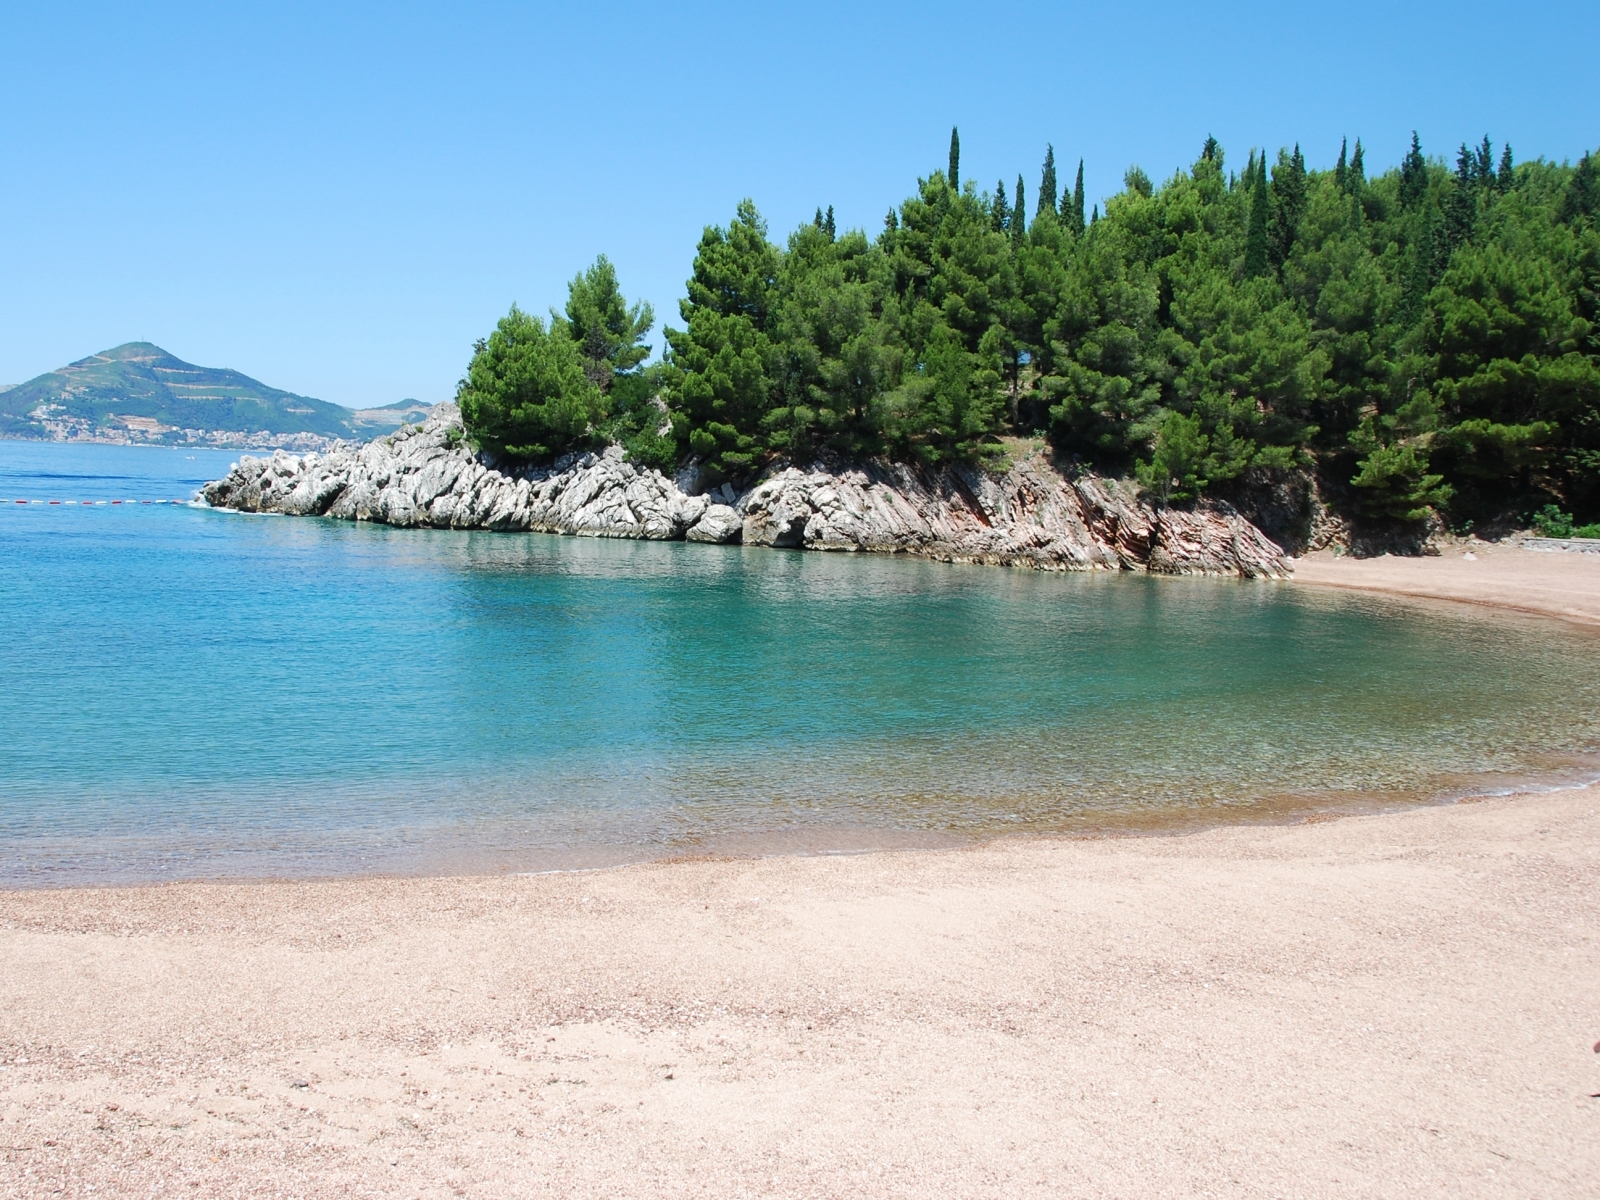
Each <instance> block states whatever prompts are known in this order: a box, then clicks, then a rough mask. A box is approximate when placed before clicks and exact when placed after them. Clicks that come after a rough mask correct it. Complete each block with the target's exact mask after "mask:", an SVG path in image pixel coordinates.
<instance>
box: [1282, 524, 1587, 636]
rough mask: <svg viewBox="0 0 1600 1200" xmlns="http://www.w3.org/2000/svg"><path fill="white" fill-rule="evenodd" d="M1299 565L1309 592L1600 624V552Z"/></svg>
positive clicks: (1476, 546) (1498, 549)
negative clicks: (1354, 593) (1322, 590)
mask: <svg viewBox="0 0 1600 1200" xmlns="http://www.w3.org/2000/svg"><path fill="white" fill-rule="evenodd" d="M1468 554H1470V555H1472V556H1473V557H1471V558H1468V557H1466V556H1467V555H1468ZM1293 566H1294V582H1295V583H1298V584H1304V585H1306V586H1308V587H1328V588H1340V589H1343V590H1346V591H1360V592H1374V593H1379V594H1382V595H1386V596H1394V597H1399V598H1403V599H1407V600H1428V601H1443V602H1449V603H1452V604H1471V605H1476V606H1478V607H1480V608H1486V609H1491V610H1495V611H1499V612H1515V613H1521V614H1524V615H1527V616H1533V617H1548V618H1554V619H1556V620H1560V621H1565V622H1567V623H1569V624H1572V625H1578V626H1583V627H1588V628H1594V627H1600V555H1592V554H1572V553H1562V552H1559V551H1548V550H1527V549H1523V548H1522V547H1520V546H1515V545H1501V544H1497V543H1492V542H1463V543H1460V544H1457V545H1454V546H1452V547H1450V548H1449V549H1448V550H1446V551H1445V552H1444V553H1442V554H1440V555H1438V556H1437V557H1426V558H1420V557H1419V558H1409V557H1408V558H1399V557H1393V556H1390V555H1383V556H1382V557H1379V558H1362V559H1357V558H1349V557H1335V556H1334V555H1333V554H1331V553H1329V552H1328V551H1319V552H1317V553H1315V554H1311V555H1307V556H1305V557H1303V558H1299V559H1295V560H1294V561H1293Z"/></svg>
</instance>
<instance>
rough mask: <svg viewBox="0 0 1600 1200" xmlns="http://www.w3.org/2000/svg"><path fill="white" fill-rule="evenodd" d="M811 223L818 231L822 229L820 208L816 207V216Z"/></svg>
mask: <svg viewBox="0 0 1600 1200" xmlns="http://www.w3.org/2000/svg"><path fill="white" fill-rule="evenodd" d="M811 223H812V224H813V225H815V226H816V227H817V228H818V229H821V228H822V208H821V206H820V205H819V206H818V207H817V215H816V216H814V217H812V218H811Z"/></svg>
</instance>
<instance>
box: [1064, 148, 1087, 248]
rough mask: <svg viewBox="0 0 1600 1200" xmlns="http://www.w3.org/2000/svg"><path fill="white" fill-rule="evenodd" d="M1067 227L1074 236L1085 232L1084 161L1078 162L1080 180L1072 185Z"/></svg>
mask: <svg viewBox="0 0 1600 1200" xmlns="http://www.w3.org/2000/svg"><path fill="white" fill-rule="evenodd" d="M1062 207H1063V208H1065V207H1066V199H1065V197H1063V198H1062ZM1067 227H1068V228H1069V229H1071V230H1072V232H1073V233H1074V234H1081V233H1082V232H1083V159H1081V158H1080V159H1079V160H1078V178H1077V180H1076V182H1074V183H1073V185H1072V208H1071V209H1070V210H1069V211H1068V213H1067Z"/></svg>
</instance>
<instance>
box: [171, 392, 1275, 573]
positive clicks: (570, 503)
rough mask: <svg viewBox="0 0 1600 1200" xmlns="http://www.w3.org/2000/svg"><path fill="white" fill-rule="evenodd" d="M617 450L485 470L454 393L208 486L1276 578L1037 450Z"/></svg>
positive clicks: (1224, 532) (447, 524) (1115, 484)
mask: <svg viewBox="0 0 1600 1200" xmlns="http://www.w3.org/2000/svg"><path fill="white" fill-rule="evenodd" d="M692 476H693V473H692V472H690V473H689V474H688V475H685V476H680V478H679V480H678V481H674V480H671V479H668V478H666V477H665V476H664V475H662V474H660V473H659V472H658V471H654V470H650V469H647V468H641V467H638V466H636V465H635V464H633V463H630V462H628V461H626V460H625V459H624V458H623V456H622V451H621V450H620V449H619V448H618V447H615V446H613V447H610V448H608V449H607V450H605V451H604V452H601V453H581V454H570V455H567V456H566V457H564V458H561V459H558V460H556V461H555V462H554V463H551V464H549V465H547V466H542V467H521V468H518V469H515V470H508V471H502V470H498V469H496V467H495V466H494V465H493V462H492V460H491V459H489V458H488V457H487V456H485V455H482V454H479V453H477V452H475V451H473V450H472V449H471V448H470V447H468V446H467V445H466V444H465V442H464V441H463V438H462V430H461V417H460V413H459V412H458V411H457V409H456V408H455V406H454V405H450V404H441V405H439V406H437V407H436V408H435V410H434V412H433V415H432V416H431V417H430V418H429V419H428V422H427V424H425V425H422V426H407V427H404V428H402V429H401V430H400V431H399V432H397V433H394V434H391V435H389V436H388V437H383V438H379V439H377V440H375V441H372V442H367V443H365V444H364V445H350V444H348V443H340V444H338V445H336V446H334V448H333V449H331V450H329V451H328V452H326V453H324V454H305V455H292V454H287V453H284V452H283V451H281V450H280V451H279V452H277V453H276V454H274V455H273V456H272V457H271V458H250V457H244V458H241V459H240V460H239V461H238V463H236V464H235V465H234V467H233V469H232V470H231V471H229V473H228V475H227V477H226V478H224V479H220V480H217V481H216V482H214V483H209V484H207V485H206V486H205V488H204V489H203V491H202V495H203V496H204V497H205V499H206V502H207V503H209V504H212V505H214V506H216V507H219V508H234V509H240V510H243V511H245V512H279V513H288V514H292V515H297V516H318V515H320V516H329V517H338V518H343V519H346V520H356V521H379V522H382V523H385V524H389V525H425V526H433V527H436V528H447V529H501V530H535V531H540V532H545V533H565V534H578V535H585V536H590V537H620V538H643V539H653V540H674V539H683V538H686V539H688V540H689V541H693V542H717V543H727V542H739V541H743V542H744V543H746V544H747V545H757V546H791V547H795V548H797V549H807V550H866V551H878V552H886V553H902V554H916V555H921V556H924V557H928V558H936V559H941V560H944V561H947V562H973V563H990V564H995V565H1007V566H1026V567H1037V568H1041V569H1044V570H1056V571H1060V570H1067V571H1081V570H1097V569H1103V570H1135V571H1152V572H1157V573H1161V574H1169V575H1239V576H1244V577H1246V578H1265V579H1281V578H1286V577H1287V576H1288V575H1289V573H1290V566H1289V562H1288V559H1287V558H1286V557H1285V555H1284V553H1283V551H1282V549H1280V548H1279V547H1278V546H1277V545H1276V544H1274V543H1273V542H1272V541H1270V540H1269V539H1268V538H1267V537H1266V536H1265V535H1263V534H1262V533H1261V532H1260V531H1259V530H1258V529H1256V527H1255V526H1254V525H1252V524H1251V523H1250V522H1249V521H1247V520H1245V519H1244V518H1243V517H1242V516H1240V515H1239V514H1238V513H1237V512H1236V511H1235V510H1234V509H1232V508H1231V507H1229V506H1228V505H1226V504H1205V505H1200V506H1197V507H1196V508H1194V509H1193V510H1187V509H1176V508H1170V507H1167V508H1159V509H1158V508H1152V507H1151V506H1150V505H1148V504H1146V503H1144V502H1143V501H1141V500H1139V499H1138V497H1137V496H1136V495H1135V494H1134V492H1133V490H1132V489H1131V488H1130V487H1129V486H1128V485H1126V484H1124V483H1122V482H1120V481H1117V480H1112V479H1102V478H1099V477H1096V476H1094V475H1089V474H1076V475H1072V476H1068V475H1065V474H1062V473H1061V472H1060V471H1057V470H1056V469H1055V468H1054V467H1052V466H1050V465H1049V464H1048V463H1046V462H1045V461H1043V460H1042V459H1038V458H1033V459H1028V460H1026V461H1023V462H1020V463H1017V464H1016V465H1014V466H1012V467H1011V469H1010V470H1008V471H1007V472H1006V473H1005V474H1004V475H1002V476H998V477H997V476H994V475H991V474H989V473H987V472H985V471H983V470H982V469H980V468H976V467H946V468H941V469H939V470H936V471H925V470H918V469H917V468H914V467H911V466H907V465H905V464H894V463H878V462H873V463H866V464H852V465H844V466H833V465H821V464H819V465H816V466H813V467H811V468H810V469H807V470H801V469H798V468H795V467H788V468H784V469H781V470H778V471H776V472H774V473H771V474H770V475H768V476H767V477H765V478H763V479H761V480H759V481H758V482H757V483H756V484H755V486H753V487H751V488H750V489H749V490H747V491H745V492H742V493H737V492H735V491H733V489H732V488H730V487H728V486H727V485H724V486H722V487H721V488H719V489H718V490H717V491H715V492H713V493H712V494H710V495H692V494H690V493H691V492H692V491H695V490H697V489H696V487H695V482H694V480H693V478H692Z"/></svg>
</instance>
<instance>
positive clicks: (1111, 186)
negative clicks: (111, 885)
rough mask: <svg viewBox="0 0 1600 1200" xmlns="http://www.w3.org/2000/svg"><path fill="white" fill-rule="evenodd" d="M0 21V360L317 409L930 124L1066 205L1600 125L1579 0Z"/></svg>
mask: <svg viewBox="0 0 1600 1200" xmlns="http://www.w3.org/2000/svg"><path fill="white" fill-rule="evenodd" d="M140 9H144V11H140ZM586 9H592V10H594V11H585V10H586ZM3 28H4V35H3V37H0V382H3V383H17V382H21V381H22V380H24V379H26V378H30V377H32V376H34V375H37V374H39V373H40V372H42V371H46V370H49V369H51V368H53V367H56V366H59V365H61V364H62V363H65V362H67V361H70V360H72V359H75V358H80V357H82V356H84V355H86V354H89V353H91V352H93V351H96V350H101V349H104V348H106V347H109V346H112V345H116V344H118V343H120V342H125V341H131V340H135V339H145V340H149V341H153V342H157V343H159V344H160V345H162V346H164V347H165V348H166V349H168V350H170V351H171V352H172V353H174V354H177V355H178V356H179V357H181V358H186V359H188V360H190V361H193V362H199V363H203V364H205V365H208V366H230V367H236V368H238V369H239V370H242V371H245V372H246V373H248V374H250V375H254V376H256V377H257V378H259V379H261V380H263V381H265V382H267V383H270V384H273V385H275V386H277V387H284V388H289V389H291V390H293V391H297V392H301V393H304V394H307V395H312V396H318V397H321V398H323V399H326V400H333V401H337V402H339V403H342V404H350V405H355V406H362V405H367V404H382V403H386V402H388V401H391V400H396V399H400V398H402V397H406V396H415V397H418V398H420V399H423V400H430V401H431V400H440V399H446V398H448V397H449V396H450V395H451V394H452V392H453V389H454V384H455V381H456V379H458V378H459V377H460V375H461V373H462V370H463V368H464V366H465V363H466V360H467V357H468V355H469V353H470V349H471V343H472V341H473V339H474V338H476V337H479V336H481V335H483V334H484V333H486V332H487V331H488V330H489V329H490V328H491V327H492V326H493V323H494V322H495V320H496V319H498V318H499V317H500V316H501V315H502V314H503V313H504V312H505V310H506V309H507V308H508V307H509V306H510V304H511V303H512V302H513V301H516V302H518V303H519V304H521V305H522V306H523V307H524V308H526V309H530V310H532V311H535V312H543V311H544V310H545V309H546V308H548V307H549V306H550V305H552V304H559V303H560V302H561V301H562V300H563V298H564V296H565V283H566V280H568V279H569V278H570V277H571V276H572V275H573V274H574V273H575V272H576V271H577V270H579V269H580V268H581V267H583V266H584V265H585V264H587V263H588V262H590V261H592V259H593V258H594V256H595V255H596V254H597V253H600V252H604V253H606V254H608V255H609V256H610V257H611V259H612V261H613V262H615V263H616V265H617V268H618V271H619V273H620V275H621V278H622V283H623V287H624V289H625V290H626V291H627V292H628V293H629V294H630V295H637V296H642V297H644V298H646V299H648V300H650V301H651V302H652V303H653V304H654V305H655V307H656V311H657V317H658V323H659V321H660V320H661V319H662V318H666V319H671V320H674V321H676V308H677V300H678V298H679V297H680V296H681V295H682V293H683V280H684V278H685V277H686V276H687V274H688V272H689V267H690V262H691V260H692V258H693V253H694V244H695V240H696V238H697V237H698V236H699V233H700V230H701V228H702V227H703V226H704V225H705V224H707V223H721V222H724V221H726V220H727V219H728V217H729V216H730V215H731V214H732V212H733V208H734V205H735V204H736V203H737V202H738V200H739V199H740V198H741V197H743V196H750V197H752V198H754V200H755V201H756V203H757V205H759V206H760V208H761V210H762V211H763V212H764V213H765V214H766V216H767V219H768V221H769V223H770V225H771V228H772V231H773V233H774V235H775V236H778V237H781V236H782V235H784V234H786V233H787V231H788V230H789V229H791V228H792V227H793V226H794V225H795V224H796V223H797V222H799V221H801V220H804V219H807V218H809V217H810V216H811V214H812V212H813V210H814V209H815V208H816V207H817V206H818V205H823V206H826V205H828V204H832V205H834V207H835V210H836V212H837V214H838V219H839V221H840V222H841V224H848V225H864V226H866V227H867V228H868V229H870V230H873V231H876V229H877V228H878V227H879V223H880V222H881V220H882V217H883V214H884V212H885V210H887V209H888V208H889V206H890V205H891V204H893V203H896V202H897V201H899V200H900V199H901V198H903V197H904V196H906V195H907V194H908V193H909V192H910V191H911V189H912V187H913V185H914V182H915V179H916V177H917V176H918V175H919V174H926V173H927V172H928V171H929V170H931V169H932V168H934V167H938V166H942V165H943V163H944V160H945V151H946V146H947V142H948V138H949V133H950V126H951V125H952V124H957V125H959V126H960V128H961V141H962V148H963V157H962V168H963V171H962V173H963V176H964V177H966V178H970V179H974V180H977V181H979V182H980V183H981V184H982V185H984V186H988V187H992V186H993V184H994V181H995V180H996V179H997V178H999V177H1004V178H1006V179H1007V180H1013V179H1015V178H1016V175H1017V173H1018V172H1019V171H1021V172H1023V173H1024V175H1025V176H1026V178H1027V182H1028V190H1029V195H1030V207H1031V197H1032V194H1033V191H1034V189H1035V188H1036V187H1037V183H1038V171H1039V164H1040V160H1041V159H1042V158H1043V155H1044V148H1045V143H1046V142H1053V143H1054V144H1055V148H1056V155H1057V159H1058V161H1061V162H1062V163H1063V164H1064V166H1063V169H1062V174H1063V175H1064V176H1070V172H1071V170H1072V167H1073V166H1075V164H1076V162H1077V160H1078V158H1079V157H1080V156H1081V157H1082V158H1083V159H1084V160H1085V163H1086V172H1087V181H1088V190H1089V194H1090V197H1091V199H1095V198H1099V197H1102V196H1104V195H1106V194H1109V193H1112V192H1115V191H1116V190H1117V189H1118V188H1119V186H1120V180H1121V178H1122V173H1123V171H1124V169H1125V168H1126V167H1127V166H1128V164H1129V163H1134V162H1136V163H1139V164H1140V165H1142V166H1143V167H1144V168H1145V169H1146V170H1147V171H1148V172H1149V173H1150V174H1151V175H1152V176H1153V177H1156V178H1157V179H1159V178H1162V177H1164V176H1166V175H1168V174H1170V172H1171V171H1172V170H1173V169H1174V168H1176V167H1178V166H1180V165H1183V164H1187V163H1188V162H1190V161H1191V160H1192V159H1193V158H1194V157H1195V155H1196V153H1197V151H1198V149H1199V146H1200V143H1201V142H1202V141H1203V140H1204V138H1205V136H1206V135H1207V134H1208V133H1212V134H1215V135H1216V136H1217V137H1218V138H1220V139H1221V141H1222V143H1223V145H1224V147H1225V148H1226V150H1227V152H1228V155H1229V160H1230V162H1233V163H1239V162H1242V161H1243V159H1244V156H1245V153H1246V151H1247V150H1248V149H1249V147H1251V146H1253V145H1265V146H1268V147H1271V148H1273V149H1276V148H1277V147H1278V146H1280V145H1288V144H1290V143H1293V142H1295V141H1299V142H1300V143H1301V144H1302V146H1303V147H1304V149H1305V151H1306V154H1307V157H1308V159H1309V160H1310V162H1311V164H1312V165H1313V166H1326V165H1328V164H1330V163H1331V161H1332V159H1333V158H1334V157H1335V156H1336V155H1337V153H1338V148H1339V138H1340V136H1341V135H1342V134H1348V135H1350V136H1351V138H1352V139H1353V138H1354V137H1356V136H1357V135H1359V136H1360V137H1361V138H1362V139H1363V140H1364V142H1365V144H1366V146H1367V148H1368V158H1367V162H1368V165H1369V169H1371V170H1379V169H1382V168H1385V167H1387V166H1390V165H1392V164H1394V163H1395V162H1397V161H1398V159H1399V157H1400V155H1401V154H1402V153H1403V152H1404V150H1405V147H1406V145H1407V142H1408V139H1409V137H1410V133H1411V130H1412V129H1413V128H1416V129H1417V130H1418V131H1419V132H1420V133H1421V136H1422V140H1423V145H1424V148H1425V150H1427V151H1428V152H1429V153H1431V154H1435V155H1442V156H1448V155H1450V154H1451V153H1452V152H1453V148H1454V147H1455V146H1456V144H1457V143H1459V142H1461V141H1462V140H1470V141H1476V140H1477V139H1479V138H1481V137H1482V136H1483V135H1484V134H1485V133H1487V134H1489V136H1490V137H1491V138H1493V139H1494V142H1495V145H1496V147H1497V148H1498V146H1499V145H1500V143H1501V142H1502V141H1504V140H1509V141H1510V142H1511V143H1512V145H1513V147H1514V148H1515V152H1516V154H1517V156H1518V158H1519V159H1526V158H1532V157H1536V156H1541V155H1542V156H1544V157H1547V158H1553V159H1558V160H1559V159H1564V158H1571V159H1576V158H1577V157H1578V156H1579V155H1580V154H1581V153H1582V152H1583V151H1584V150H1585V148H1594V147H1596V146H1597V145H1600V104H1597V103H1596V93H1595V83H1594V80H1595V75H1594V64H1595V62H1596V51H1597V50H1600V4H1595V3H1594V2H1593V0H1589V2H1588V3H1545V4H1541V3H1525V4H1521V5H1511V4H1504V3H1500V4H1493V5H1490V4H1484V3H1478V2H1475V0H1464V2H1457V3H1449V4H1446V3H1429V4H1403V3H1379V2H1374V0H1349V2H1347V3H1342V4H1338V5H1334V4H1319V5H1294V4H1284V3H1273V4H1267V3H1229V2H1226V0H1220V2H1216V3H1209V4H1200V3H1185V4H1169V3H1145V4H1108V3H1100V4H1094V5H1087V4H1067V3H1059V4H1028V3H1013V4H1009V5H976V4H971V5H951V4H942V3H933V2H928V0H924V2H922V3H917V4H894V5H889V4H877V5H874V4H865V3H855V4H847V5H832V4H827V3H820V2H813V3H808V4H804V5H780V4H751V3H745V4H737V5H734V4H702V5H673V4H660V3H657V4H650V5H631V4H612V5H606V6H599V5H594V6H582V5H576V4H570V3H568V4H562V5H559V6H557V5H551V6H544V5H536V4H523V5H512V4H474V3H460V2H458V3H454V4H449V5H445V4H439V5H430V6H424V5H406V4H401V3H394V4H388V5H383V6H372V7H362V6H356V5H342V4H338V3H330V2H324V3H317V4H304V5H301V4H294V3H276V4H271V5H265V4H227V5H218V4H205V5H199V4H197V5H193V6H178V5H150V6H132V5H118V6H115V7H112V6H106V7H103V8H102V7H99V6H90V5H71V4H61V5H42V4H41V5H24V4H21V3H18V2H17V0H13V2H12V3H10V4H8V5H7V6H6V15H5V20H4V26H3ZM653 340H654V342H655V344H656V346H657V347H658V348H659V346H660V337H659V328H658V330H657V334H656V336H655V338H654V339H653Z"/></svg>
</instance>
